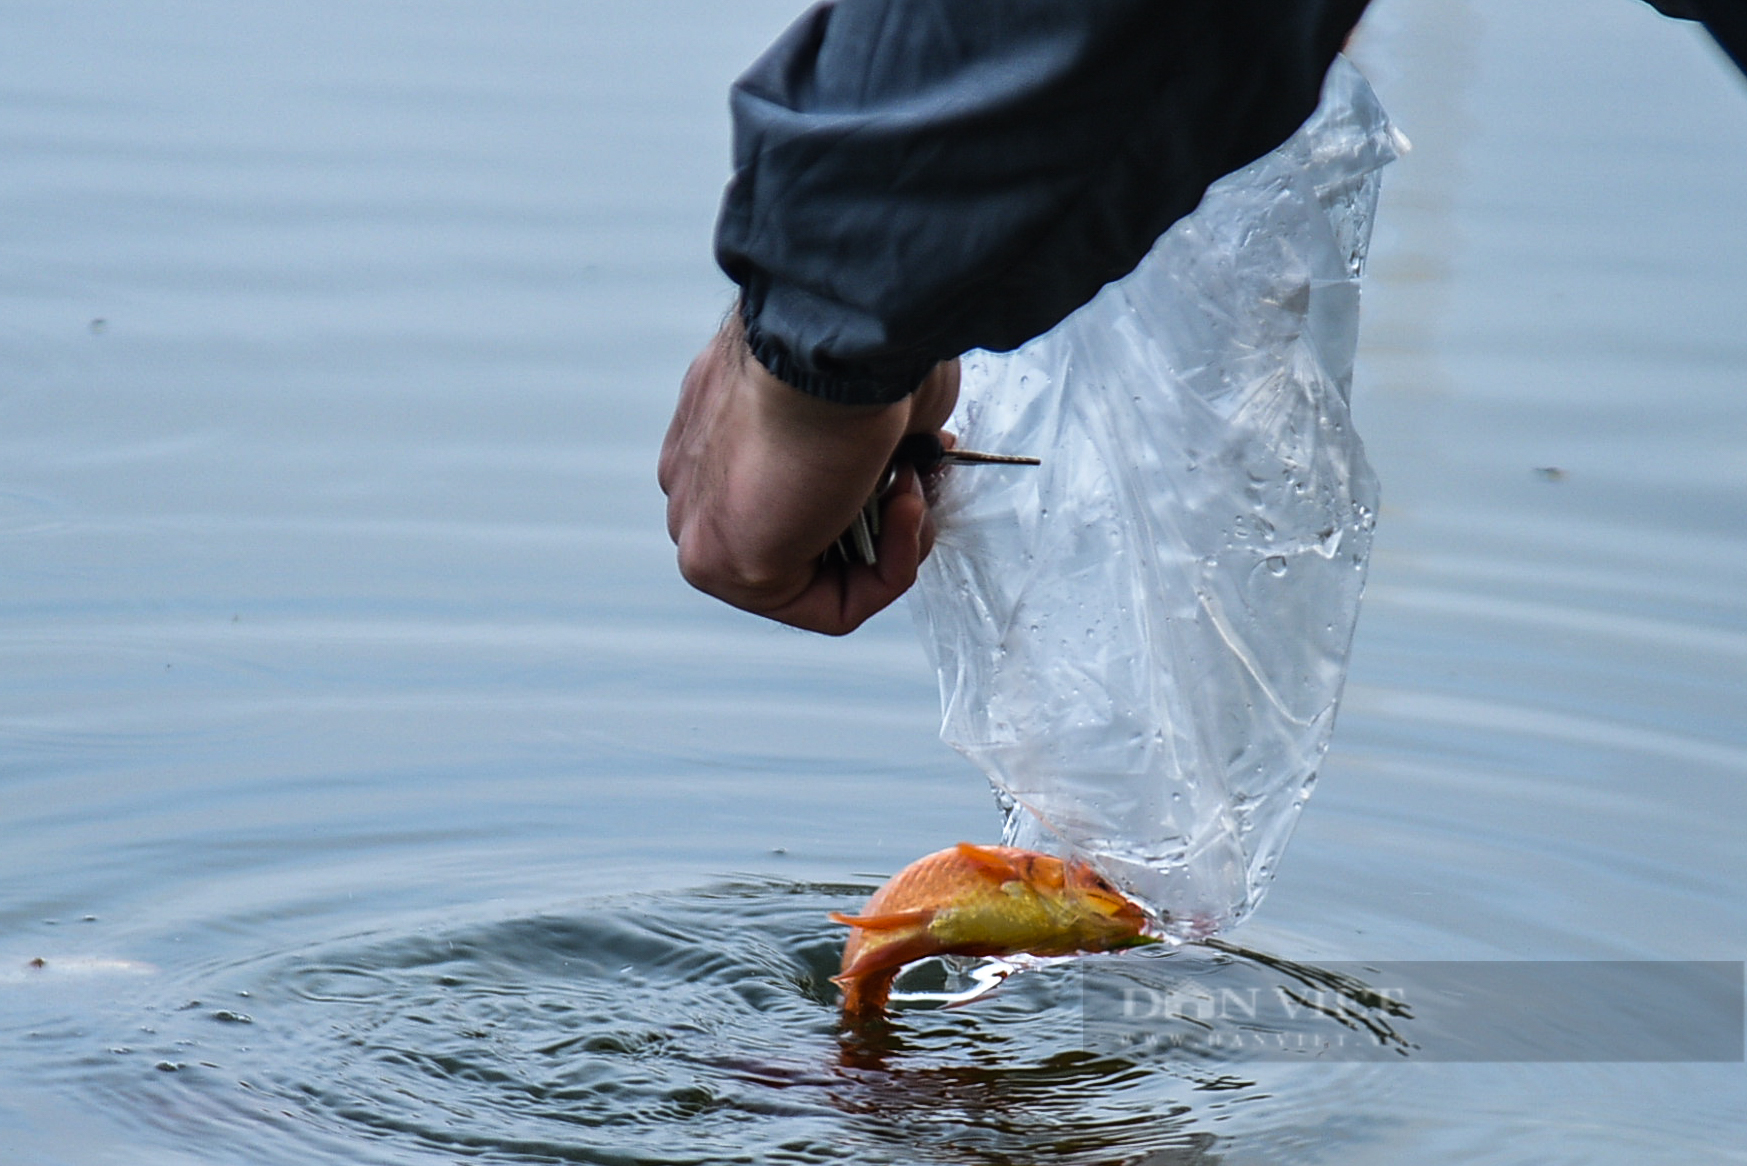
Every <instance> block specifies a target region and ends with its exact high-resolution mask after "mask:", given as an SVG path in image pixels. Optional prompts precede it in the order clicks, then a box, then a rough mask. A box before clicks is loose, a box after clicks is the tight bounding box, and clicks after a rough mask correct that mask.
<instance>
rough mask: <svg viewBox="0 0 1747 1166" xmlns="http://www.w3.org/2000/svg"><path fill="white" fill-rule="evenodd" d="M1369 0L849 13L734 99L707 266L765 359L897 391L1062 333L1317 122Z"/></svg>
mask: <svg viewBox="0 0 1747 1166" xmlns="http://www.w3.org/2000/svg"><path fill="white" fill-rule="evenodd" d="M1364 4H1365V0H838V2H837V3H825V4H820V5H819V6H817V7H815V8H813V9H812V10H811V11H810V12H808V13H807V14H806V15H805V16H803V17H802V18H801V20H800V21H799V22H798V23H797V24H795V25H794V26H793V27H792V28H790V29H789V30H788V32H787V33H786V34H784V36H783V37H782V38H781V39H780V40H779V41H778V42H777V43H776V44H775V45H774V46H773V47H772V48H771V49H770V50H769V51H768V52H767V53H766V54H765V55H764V56H763V57H762V58H761V59H760V60H759V61H758V62H757V63H756V64H754V65H753V67H752V68H751V69H750V70H749V71H748V72H747V73H746V74H745V76H743V77H742V78H741V79H740V80H739V82H737V83H736V85H735V88H734V92H733V98H732V102H733V114H734V126H735V137H734V178H733V181H732V182H731V184H730V185H729V188H728V192H727V195H726V197H725V199H724V202H723V206H722V212H721V218H720V220H719V222H718V226H717V235H716V249H717V258H718V261H719V262H720V263H721V265H722V267H723V269H724V270H725V271H726V272H727V273H728V275H729V277H730V278H732V279H733V280H734V281H735V282H736V283H737V284H739V285H740V287H741V290H742V311H743V314H744V317H745V322H746V330H747V337H748V340H749V342H750V344H751V347H752V351H753V353H754V355H756V356H757V358H758V359H759V361H760V362H761V363H763V364H764V365H765V367H766V368H768V369H769V370H770V371H771V372H772V373H774V374H776V375H777V376H778V377H780V378H782V379H783V380H785V381H787V382H788V383H790V384H792V385H795V386H797V387H799V388H801V389H803V390H805V391H807V392H810V393H813V394H816V395H818V396H821V397H825V398H829V399H832V400H838V401H847V402H868V403H873V402H886V401H893V400H897V399H899V398H901V397H903V396H904V395H905V394H907V393H909V392H910V391H911V390H913V389H914V388H915V386H916V385H917V383H918V382H919V381H920V380H921V379H922V377H923V376H924V375H925V374H926V372H927V371H928V369H929V368H930V367H932V366H933V365H934V364H935V363H936V362H938V361H940V360H944V359H946V358H949V357H952V356H956V355H958V354H959V353H961V352H964V351H966V350H968V349H972V348H989V349H996V350H1003V349H1008V348H1013V347H1016V346H1018V345H1019V344H1022V343H1024V342H1025V341H1026V340H1029V339H1030V338H1032V337H1033V336H1036V335H1039V334H1041V333H1043V332H1045V331H1048V330H1049V329H1050V328H1052V327H1053V326H1054V325H1055V324H1056V323H1058V322H1059V321H1060V320H1061V319H1063V318H1064V317H1065V316H1067V315H1068V314H1069V313H1070V312H1072V311H1073V310H1074V309H1075V308H1077V307H1079V306H1080V305H1081V304H1083V303H1085V302H1086V301H1087V300H1089V299H1091V298H1092V296H1093V295H1094V294H1096V292H1097V291H1098V289H1099V288H1100V287H1102V286H1103V285H1104V284H1105V283H1108V282H1109V281H1111V280H1113V279H1117V278H1119V277H1121V276H1123V275H1125V274H1127V273H1128V272H1129V271H1131V270H1133V268H1134V267H1135V265H1136V264H1138V263H1139V262H1140V260H1141V258H1142V257H1143V256H1145V254H1146V252H1147V251H1148V249H1150V248H1151V246H1152V245H1153V243H1154V241H1155V240H1156V239H1157V238H1158V236H1159V235H1160V234H1162V233H1163V232H1164V230H1165V229H1166V228H1167V227H1169V226H1170V224H1171V223H1173V222H1175V221H1176V220H1177V219H1179V218H1181V217H1182V216H1183V215H1185V214H1187V213H1188V212H1189V211H1191V210H1193V209H1194V207H1195V205H1196V203H1198V202H1199V201H1200V199H1201V195H1202V193H1203V191H1204V190H1205V189H1206V187H1207V186H1208V185H1209V184H1210V183H1211V182H1213V181H1214V180H1215V179H1217V178H1219V177H1220V176H1222V175H1224V174H1227V173H1230V172H1231V171H1233V170H1235V169H1238V168H1239V167H1241V166H1243V165H1245V164H1247V163H1248V162H1250V161H1252V160H1254V159H1255V158H1258V157H1260V156H1261V155H1262V154H1265V153H1267V152H1268V151H1269V150H1271V149H1273V148H1274V147H1275V146H1277V145H1279V144H1280V143H1281V142H1282V141H1284V140H1285V139H1286V138H1287V137H1289V136H1291V134H1292V132H1293V131H1294V130H1296V129H1297V128H1298V126H1299V125H1300V124H1301V123H1302V122H1303V121H1304V119H1305V118H1306V117H1308V116H1309V115H1310V113H1311V111H1312V110H1313V109H1314V108H1315V106H1316V101H1317V95H1318V92H1319V89H1320V87H1321V84H1322V78H1323V74H1324V73H1325V72H1326V71H1327V69H1328V66H1329V64H1330V62H1331V61H1332V60H1333V58H1334V55H1335V53H1336V52H1337V51H1338V50H1339V48H1340V46H1341V43H1342V42H1343V41H1344V40H1345V38H1346V36H1347V33H1348V32H1349V31H1350V29H1351V28H1352V26H1353V25H1354V23H1356V22H1357V20H1358V18H1359V15H1360V13H1361V12H1362V10H1363V8H1364Z"/></svg>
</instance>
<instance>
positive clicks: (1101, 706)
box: [914, 61, 1405, 938]
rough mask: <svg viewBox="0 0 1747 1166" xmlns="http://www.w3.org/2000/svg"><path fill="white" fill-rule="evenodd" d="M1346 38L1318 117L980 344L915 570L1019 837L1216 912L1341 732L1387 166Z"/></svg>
mask: <svg viewBox="0 0 1747 1166" xmlns="http://www.w3.org/2000/svg"><path fill="white" fill-rule="evenodd" d="M1404 146H1405V142H1404V140H1403V139H1401V137H1400V136H1399V135H1398V134H1397V133H1396V132H1395V131H1394V130H1393V129H1392V128H1391V127H1390V125H1389V122H1388V120H1387V118H1386V117H1385V116H1384V113H1383V111H1382V108H1381V107H1380V106H1379V104H1378V103H1377V99H1376V97H1375V95H1374V94H1373V93H1372V92H1371V89H1370V87H1369V86H1368V85H1367V84H1366V83H1365V81H1364V79H1363V78H1362V77H1361V76H1360V75H1359V74H1358V72H1357V70H1355V69H1354V68H1353V67H1352V66H1351V65H1349V64H1347V63H1346V62H1345V61H1337V62H1336V63H1335V67H1334V68H1333V69H1332V70H1330V73H1329V76H1328V80H1327V81H1326V83H1325V85H1324V89H1323V95H1322V103H1321V105H1320V106H1319V107H1318V109H1317V111H1316V113H1315V114H1314V115H1313V116H1312V117H1311V119H1310V120H1309V121H1308V122H1306V123H1305V125H1304V126H1303V128H1301V129H1300V130H1299V132H1298V133H1297V134H1296V135H1295V136H1294V137H1293V138H1292V139H1291V140H1290V141H1288V142H1287V143H1285V144H1284V145H1283V146H1281V147H1280V148H1279V149H1278V150H1276V151H1274V152H1273V153H1272V154H1269V155H1268V156H1266V157H1264V158H1261V159H1259V160H1257V161H1256V162H1255V163H1253V164H1251V165H1250V166H1248V167H1246V168H1245V169H1243V170H1241V171H1238V172H1237V173H1235V174H1232V175H1229V176H1228V177H1226V178H1224V179H1222V180H1220V181H1219V182H1218V183H1216V184H1215V185H1214V186H1213V187H1212V188H1210V189H1209V190H1208V192H1207V195H1206V198H1205V199H1204V200H1203V201H1202V203H1201V205H1200V206H1199V207H1198V208H1197V209H1196V211H1195V212H1194V213H1193V214H1192V215H1190V216H1189V217H1188V218H1185V219H1183V220H1182V221H1180V222H1179V223H1177V224H1176V225H1175V226H1174V227H1172V228H1171V230H1170V231H1169V232H1167V233H1166V234H1165V235H1164V236H1163V237H1162V238H1161V239H1160V240H1159V242H1158V244H1157V245H1156V246H1155V247H1154V249H1153V250H1152V252H1151V253H1150V254H1149V255H1148V256H1147V258H1146V259H1145V260H1144V261H1143V262H1142V263H1141V264H1140V266H1139V267H1138V268H1137V269H1136V270H1135V271H1134V272H1133V273H1132V274H1130V275H1129V276H1128V277H1126V278H1125V279H1123V280H1121V281H1119V282H1117V283H1115V284H1112V285H1110V286H1108V287H1106V288H1104V289H1103V291H1101V292H1100V293H1099V294H1098V296H1097V297H1096V298H1095V299H1094V300H1093V301H1092V302H1091V303H1089V304H1087V305H1086V306H1085V307H1083V308H1081V309H1080V310H1079V311H1078V312H1076V313H1075V314H1074V315H1072V316H1071V317H1069V318H1068V319H1067V320H1065V321H1063V322H1062V323H1061V324H1060V325H1059V326H1058V327H1056V328H1055V329H1054V330H1052V331H1051V332H1049V333H1048V334H1047V335H1045V336H1042V337H1039V338H1038V339H1036V340H1034V341H1032V342H1031V343H1030V344H1027V345H1026V346H1025V347H1023V348H1021V349H1019V350H1017V351H1015V352H1012V353H1008V354H1005V355H994V354H987V353H978V354H973V355H972V356H969V357H967V358H966V360H965V364H964V380H963V390H962V394H961V398H960V403H959V411H958V414H957V415H956V416H955V417H954V419H953V422H952V427H953V428H954V429H956V431H957V432H958V433H959V435H960V440H961V442H962V444H963V445H965V446H966V447H967V448H972V449H986V450H994V451H999V452H1006V453H1032V454H1037V455H1040V456H1041V457H1042V458H1043V465H1042V466H1041V467H1040V468H1037V469H1025V468H998V467H978V468H975V469H960V470H955V471H951V472H949V474H948V475H947V479H946V481H945V482H943V484H942V487H941V496H940V498H939V502H938V506H937V508H936V511H935V514H936V519H937V522H938V524H939V528H940V540H939V542H938V544H937V546H936V548H935V551H934V554H933V556H932V557H931V558H930V559H929V561H928V562H927V563H926V564H925V565H924V568H923V572H922V578H921V580H920V581H919V583H918V586H917V588H916V590H915V592H914V594H915V596H916V601H915V613H916V618H917V623H918V626H919V629H920V631H921V633H922V638H923V641H924V643H925V645H926V646H927V648H928V650H929V652H930V654H931V657H932V659H933V662H934V664H935V667H936V669H937V670H938V672H939V677H940V691H941V704H942V708H943V712H944V721H943V725H942V729H941V736H942V738H943V739H944V740H945V741H946V742H947V743H948V744H950V745H952V746H953V747H954V748H956V749H958V750H960V751H961V752H963V753H964V754H965V755H967V756H968V757H970V758H971V759H972V760H973V761H974V762H975V763H976V764H977V765H978V766H979V767H980V768H982V770H983V771H984V772H985V773H986V774H987V775H988V777H989V779H990V780H991V781H992V782H993V783H994V785H995V787H996V790H997V792H998V794H999V796H1000V797H1001V799H1002V802H1003V805H1004V806H1006V808H1007V822H1006V830H1005V840H1006V841H1007V842H1008V843H1009V844H1010V845H1019V846H1030V847H1033V848H1037V849H1044V850H1053V851H1055V852H1057V853H1063V852H1066V851H1069V850H1071V851H1073V852H1076V853H1078V854H1080V855H1082V856H1084V857H1086V858H1087V859H1089V860H1091V861H1092V862H1093V863H1094V864H1095V865H1096V866H1097V867H1098V868H1099V869H1101V870H1102V871H1103V872H1104V873H1105V874H1106V875H1108V876H1110V877H1111V878H1112V879H1114V880H1115V881H1116V882H1117V883H1118V884H1119V885H1121V886H1122V887H1123V888H1124V889H1125V890H1127V891H1128V892H1130V893H1131V894H1133V895H1134V896H1135V897H1136V898H1137V899H1139V900H1140V901H1142V902H1143V903H1145V904H1146V905H1147V906H1148V907H1149V908H1150V909H1152V910H1153V911H1154V912H1155V913H1157V914H1158V916H1159V917H1160V919H1161V920H1162V923H1163V928H1164V930H1165V931H1166V933H1167V934H1171V935H1174V936H1176V937H1178V938H1191V937H1195V936H1200V935H1205V934H1208V933H1211V932H1213V931H1216V930H1219V929H1221V928H1224V927H1227V926H1230V925H1231V924H1233V923H1235V922H1237V921H1239V920H1240V919H1242V918H1243V917H1244V916H1245V915H1247V914H1248V913H1249V912H1250V911H1251V910H1252V909H1254V907H1255V906H1256V904H1257V903H1258V902H1259V901H1260V899H1261V896H1262V894H1263V892H1264V891H1265V890H1266V888H1267V885H1268V883H1269V881H1270V879H1271V878H1272V875H1273V871H1274V868H1275V865H1276V863H1277V862H1278V860H1279V857H1280V854H1281V852H1282V851H1283V850H1284V848H1285V845H1286V842H1287V839H1288V837H1289V836H1290V834H1291V831H1292V828H1293V825H1294V824H1295V823H1296V820H1297V817H1298V812H1299V810H1300V808H1301V807H1302V806H1303V804H1304V801H1305V799H1306V798H1307V797H1308V796H1309V794H1310V790H1311V786H1312V784H1313V783H1314V781H1315V776H1316V769H1317V766H1318V764H1319V763H1320V761H1321V759H1322V756H1323V753H1324V752H1325V750H1326V749H1327V747H1328V741H1329V735H1330V733H1331V731H1332V729H1333V725H1334V717H1335V710H1336V706H1337V704H1338V702H1339V699H1340V693H1341V687H1342V684H1343V682H1344V680H1345V677H1346V664H1347V652H1348V648H1349V646H1350V644H1351V641H1352V634H1353V627H1354V624H1355V621H1356V619H1357V617H1358V607H1359V596H1360V592H1361V590H1362V589H1363V586H1364V580H1365V567H1366V561H1367V557H1368V554H1369V550H1370V542H1371V529H1372V523H1373V516H1374V512H1375V510H1376V505H1377V503H1376V490H1377V487H1376V480H1375V478H1374V476H1373V475H1372V473H1371V469H1370V466H1369V465H1368V464H1367V462H1366V460H1365V455H1364V449H1363V447H1362V446H1361V444H1360V442H1359V437H1358V435H1357V434H1356V433H1355V432H1354V430H1353V426H1352V422H1351V420H1350V418H1349V416H1348V392H1349V388H1350V384H1351V379H1352V366H1353V355H1354V349H1355V346H1356V342H1357V327H1358V309H1359V274H1360V270H1361V268H1362V266H1363V262H1364V255H1365V249H1366V245H1367V243H1368V241H1369V237H1370V223H1371V216H1372V213H1373V211H1374V209H1375V206H1376V198H1377V185H1378V171H1379V169H1380V168H1381V167H1382V166H1384V165H1385V164H1387V163H1388V162H1389V161H1391V160H1392V159H1394V158H1395V157H1396V156H1397V153H1398V151H1399V150H1400V149H1401V148H1403V147H1404Z"/></svg>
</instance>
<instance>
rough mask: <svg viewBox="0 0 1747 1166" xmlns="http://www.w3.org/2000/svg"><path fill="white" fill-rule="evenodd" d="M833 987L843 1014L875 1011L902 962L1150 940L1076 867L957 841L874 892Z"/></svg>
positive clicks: (853, 922)
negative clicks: (840, 991)
mask: <svg viewBox="0 0 1747 1166" xmlns="http://www.w3.org/2000/svg"><path fill="white" fill-rule="evenodd" d="M831 918H832V919H833V920H835V921H836V922H838V923H847V924H848V925H849V926H850V927H853V928H855V930H854V931H852V932H850V935H849V943H848V944H847V945H845V947H844V949H843V968H842V971H841V972H839V973H838V974H837V975H836V976H834V977H832V982H833V983H835V984H838V985H839V986H841V987H842V988H843V1011H844V1013H845V1014H847V1015H850V1016H858V1017H859V1016H867V1015H869V1014H872V1013H876V1012H879V1011H880V1010H881V1009H883V1008H884V1007H885V1005H886V998H887V997H888V996H889V995H890V994H891V990H892V981H893V980H894V979H896V978H897V975H898V971H899V970H900V969H901V968H902V967H903V966H904V965H905V964H908V963H912V962H914V961H916V960H919V959H924V958H926V957H928V956H931V955H968V956H992V955H1017V954H1018V953H1020V952H1028V953H1030V954H1031V955H1042V956H1050V955H1071V954H1073V953H1074V952H1082V951H1113V950H1115V949H1117V948H1123V947H1134V946H1137V945H1139V944H1143V943H1154V942H1157V941H1156V940H1155V939H1153V938H1152V937H1150V936H1148V935H1146V934H1145V933H1144V931H1143V929H1144V928H1145V927H1146V924H1147V918H1146V915H1145V914H1144V913H1143V912H1142V911H1141V909H1140V908H1139V907H1137V906H1136V905H1135V904H1133V903H1132V902H1130V901H1129V900H1128V899H1127V898H1125V897H1123V895H1122V893H1121V892H1120V891H1118V890H1117V889H1116V888H1115V887H1113V886H1111V885H1110V884H1109V883H1108V882H1106V881H1105V880H1104V878H1103V877H1102V876H1101V875H1099V874H1098V872H1097V871H1095V870H1093V869H1092V868H1091V867H1090V866H1087V865H1086V864H1085V863H1083V862H1080V861H1078V860H1077V859H1070V860H1068V861H1067V862H1063V861H1062V860H1061V859H1059V858H1054V857H1052V856H1050V855H1047V854H1039V853H1037V852H1036V851H1034V850H1020V849H1017V848H1016V847H1011V846H975V845H972V844H971V843H969V842H960V843H959V844H958V845H957V846H955V847H953V848H952V849H950V850H942V851H939V852H937V853H935V854H930V855H928V856H926V857H924V858H919V859H917V860H916V861H915V862H913V863H911V864H910V865H909V866H907V867H905V868H904V869H903V870H901V871H899V872H898V873H897V874H895V875H893V876H892V878H891V879H890V880H889V881H888V882H887V883H886V885H885V886H883V887H881V888H880V889H879V890H877V891H875V892H874V894H873V898H871V899H869V900H868V901H867V906H866V907H864V908H862V913H861V914H860V915H844V914H841V913H840V912H836V911H833V912H832V913H831Z"/></svg>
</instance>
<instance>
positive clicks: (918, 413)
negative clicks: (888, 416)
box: [907, 359, 959, 433]
mask: <svg viewBox="0 0 1747 1166" xmlns="http://www.w3.org/2000/svg"><path fill="white" fill-rule="evenodd" d="M958 388H959V362H958V361H957V359H953V360H945V361H941V362H940V363H939V364H937V365H935V366H934V368H933V369H931V370H930V371H929V373H928V375H927V376H926V377H924V378H923V380H922V384H921V385H920V386H918V387H917V389H916V392H915V394H914V395H913V396H912V397H911V401H910V423H909V425H908V426H907V431H908V432H910V433H930V432H933V431H934V430H936V429H939V428H940V427H941V426H942V425H945V424H946V419H947V418H948V417H951V416H952V411H953V409H954V408H955V407H956V406H957V404H958Z"/></svg>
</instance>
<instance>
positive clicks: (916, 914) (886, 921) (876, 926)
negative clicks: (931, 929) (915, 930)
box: [831, 907, 934, 931]
mask: <svg viewBox="0 0 1747 1166" xmlns="http://www.w3.org/2000/svg"><path fill="white" fill-rule="evenodd" d="M932 918H934V908H932V907H918V908H917V909H916V910H914V911H893V912H892V913H891V914H889V915H845V914H844V913H843V912H841V911H833V912H831V921H832V922H833V923H843V924H847V925H848V926H850V927H860V928H864V929H865V930H868V931H895V930H897V929H898V928H900V927H915V926H918V925H921V926H927V924H928V921H929V920H930V919H932Z"/></svg>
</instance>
